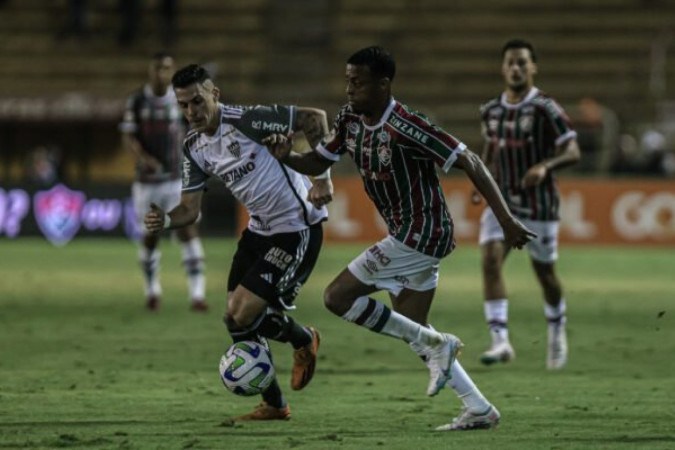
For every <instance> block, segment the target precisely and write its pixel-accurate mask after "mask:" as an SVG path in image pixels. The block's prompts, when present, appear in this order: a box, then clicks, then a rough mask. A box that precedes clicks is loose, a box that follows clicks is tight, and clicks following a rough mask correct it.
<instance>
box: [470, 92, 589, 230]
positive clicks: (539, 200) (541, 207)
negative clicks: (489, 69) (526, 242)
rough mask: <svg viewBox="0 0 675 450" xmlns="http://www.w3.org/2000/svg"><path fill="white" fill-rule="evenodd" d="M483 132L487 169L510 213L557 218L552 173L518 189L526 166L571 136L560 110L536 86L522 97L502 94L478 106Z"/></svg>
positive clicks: (550, 154) (549, 154) (557, 201)
mask: <svg viewBox="0 0 675 450" xmlns="http://www.w3.org/2000/svg"><path fill="white" fill-rule="evenodd" d="M481 118H482V130H483V137H484V138H485V140H486V142H487V145H489V146H490V150H491V151H492V155H493V157H492V162H493V166H492V171H493V175H494V177H495V180H496V181H497V184H498V185H499V189H500V190H501V192H502V195H503V196H504V199H505V200H506V203H507V204H508V206H509V209H510V210H511V212H512V213H513V214H514V215H516V216H518V217H520V218H524V219H530V220H541V221H555V220H559V219H560V217H559V211H558V210H559V208H560V193H559V192H558V187H557V184H556V181H555V177H554V175H553V174H552V173H549V174H548V175H547V176H546V178H545V179H544V181H542V182H541V183H540V184H539V185H537V186H535V187H533V188H528V189H523V188H522V187H521V181H522V179H523V177H524V176H525V173H526V172H527V170H528V169H529V168H530V167H532V166H534V165H536V164H537V163H539V162H541V161H543V160H545V159H549V158H552V157H553V156H555V154H556V147H557V146H559V145H561V144H563V143H565V142H567V141H569V140H570V139H574V138H576V136H577V134H576V132H575V131H574V130H573V129H572V128H571V126H570V120H569V118H568V117H567V115H566V114H565V111H563V109H562V108H561V107H560V105H558V103H556V101H555V100H553V99H552V98H551V97H548V96H547V95H545V94H544V93H542V92H541V91H540V90H539V89H537V88H534V87H533V88H532V89H531V90H530V92H529V93H528V94H527V96H525V98H524V99H523V101H521V102H520V103H517V104H510V103H507V102H506V97H505V94H502V95H501V96H500V97H497V98H495V99H492V100H491V101H489V102H487V103H486V104H484V105H483V106H482V107H481Z"/></svg>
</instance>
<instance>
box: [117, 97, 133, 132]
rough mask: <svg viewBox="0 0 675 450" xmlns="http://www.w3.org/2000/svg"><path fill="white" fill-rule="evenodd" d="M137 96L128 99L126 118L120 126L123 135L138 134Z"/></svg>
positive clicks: (125, 109)
mask: <svg viewBox="0 0 675 450" xmlns="http://www.w3.org/2000/svg"><path fill="white" fill-rule="evenodd" d="M136 104H137V101H136V96H135V95H132V96H131V97H129V98H128V99H127V103H126V105H125V107H124V116H123V117H122V122H120V124H119V125H118V127H117V128H118V129H119V131H120V132H122V133H131V134H133V133H136V131H138V115H137V113H136V109H137V108H136Z"/></svg>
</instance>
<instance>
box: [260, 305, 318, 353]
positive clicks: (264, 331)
mask: <svg viewBox="0 0 675 450" xmlns="http://www.w3.org/2000/svg"><path fill="white" fill-rule="evenodd" d="M257 322H258V323H259V324H258V327H257V328H256V331H257V332H258V334H260V335H261V336H264V337H266V338H268V339H273V340H275V341H279V342H290V343H291V345H292V346H293V348H295V349H298V348H300V347H304V346H305V345H308V344H309V343H310V342H312V335H311V334H310V333H309V331H308V330H307V329H305V327H303V326H301V325H299V324H298V323H296V322H295V321H294V320H293V319H292V318H291V317H289V316H287V315H286V314H283V313H269V314H268V313H266V314H265V317H263V318H262V320H259V321H257Z"/></svg>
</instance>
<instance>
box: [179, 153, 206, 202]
mask: <svg viewBox="0 0 675 450" xmlns="http://www.w3.org/2000/svg"><path fill="white" fill-rule="evenodd" d="M208 178H209V175H208V174H207V173H206V172H204V171H203V170H202V169H201V167H199V164H197V162H196V161H195V160H194V158H193V157H192V155H191V153H190V149H189V148H188V147H187V146H186V145H183V182H182V185H183V189H182V190H183V192H193V191H198V190H200V189H205V188H206V180H207V179H208Z"/></svg>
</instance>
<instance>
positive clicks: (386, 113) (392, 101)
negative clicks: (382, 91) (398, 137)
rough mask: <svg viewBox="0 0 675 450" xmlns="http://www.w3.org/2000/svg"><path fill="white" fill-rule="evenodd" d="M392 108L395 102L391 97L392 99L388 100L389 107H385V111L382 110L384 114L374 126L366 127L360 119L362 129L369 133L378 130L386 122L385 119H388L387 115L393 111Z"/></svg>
mask: <svg viewBox="0 0 675 450" xmlns="http://www.w3.org/2000/svg"><path fill="white" fill-rule="evenodd" d="M394 106H396V100H394V97H392V98H391V99H390V100H389V106H387V109H385V110H384V114H382V118H381V119H380V121H379V122H377V124H376V125H373V126H368V125H366V123H365V122H363V118H361V122H363V127H364V128H365V129H366V130H371V131H372V130H377V129H378V128H380V127H381V126H382V125H384V124H385V122H386V121H387V119H389V115H390V114H391V112H392V111H393V110H394Z"/></svg>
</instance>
